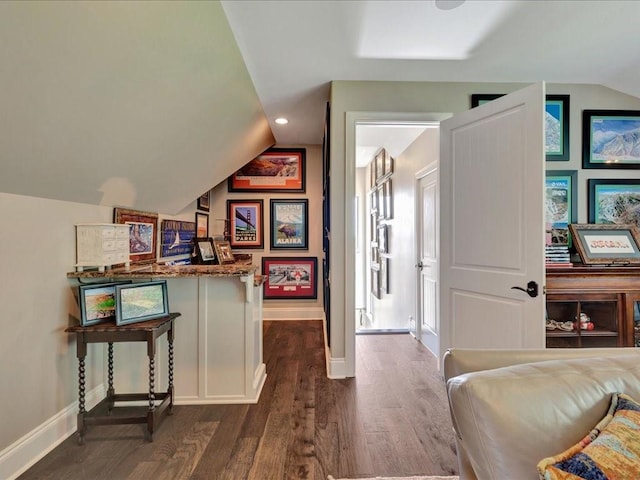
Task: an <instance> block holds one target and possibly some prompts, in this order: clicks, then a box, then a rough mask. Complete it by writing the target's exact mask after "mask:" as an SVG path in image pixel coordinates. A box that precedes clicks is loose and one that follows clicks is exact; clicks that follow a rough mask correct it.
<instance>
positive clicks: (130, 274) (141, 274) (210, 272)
mask: <svg viewBox="0 0 640 480" xmlns="http://www.w3.org/2000/svg"><path fill="white" fill-rule="evenodd" d="M257 270H258V267H257V266H256V265H246V264H228V265H160V264H157V263H153V264H144V265H131V266H130V267H115V268H110V269H106V270H105V271H104V272H100V271H98V270H84V271H82V272H69V273H67V278H150V277H153V278H188V277H241V276H244V275H249V274H252V273H255V272H256V271H257ZM255 281H256V280H254V284H255ZM259 282H262V279H260V280H259ZM259 284H260V283H258V284H256V286H257V285H259Z"/></svg>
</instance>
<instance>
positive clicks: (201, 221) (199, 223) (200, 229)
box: [196, 212, 209, 237]
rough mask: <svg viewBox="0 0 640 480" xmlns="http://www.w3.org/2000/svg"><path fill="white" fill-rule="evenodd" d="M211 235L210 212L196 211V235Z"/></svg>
mask: <svg viewBox="0 0 640 480" xmlns="http://www.w3.org/2000/svg"><path fill="white" fill-rule="evenodd" d="M207 236H209V214H207V213H200V212H196V237H207Z"/></svg>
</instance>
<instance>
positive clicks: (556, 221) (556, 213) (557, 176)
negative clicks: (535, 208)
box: [544, 170, 578, 246]
mask: <svg viewBox="0 0 640 480" xmlns="http://www.w3.org/2000/svg"><path fill="white" fill-rule="evenodd" d="M577 185H578V172H577V171H576V170H547V172H546V177H545V188H544V191H545V223H546V227H545V231H546V236H547V240H546V243H547V245H569V246H570V245H571V236H570V235H569V224H571V223H574V222H575V221H577V219H578V213H577V212H578V202H577V197H578V195H577Z"/></svg>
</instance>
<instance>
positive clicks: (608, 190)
mask: <svg viewBox="0 0 640 480" xmlns="http://www.w3.org/2000/svg"><path fill="white" fill-rule="evenodd" d="M588 187H589V222H590V223H610V224H619V225H628V224H632V225H635V226H636V227H640V179H628V178H625V179H621V178H617V179H593V178H592V179H589V181H588Z"/></svg>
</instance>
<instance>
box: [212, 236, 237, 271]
mask: <svg viewBox="0 0 640 480" xmlns="http://www.w3.org/2000/svg"><path fill="white" fill-rule="evenodd" d="M213 247H214V248H215V250H216V255H217V256H218V263H220V265H224V264H226V263H234V262H235V261H236V259H235V257H234V255H233V252H232V251H231V244H230V243H229V241H228V240H214V241H213Z"/></svg>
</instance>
